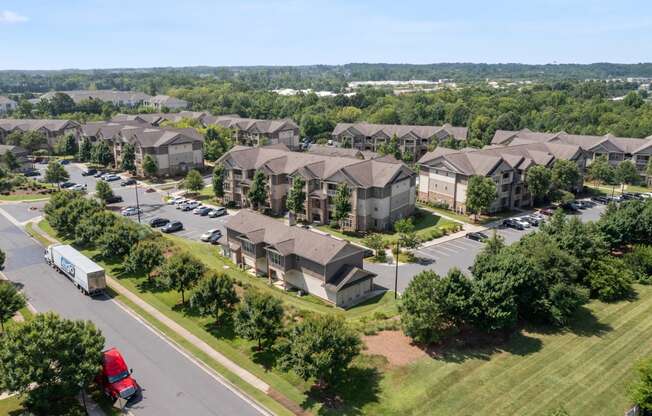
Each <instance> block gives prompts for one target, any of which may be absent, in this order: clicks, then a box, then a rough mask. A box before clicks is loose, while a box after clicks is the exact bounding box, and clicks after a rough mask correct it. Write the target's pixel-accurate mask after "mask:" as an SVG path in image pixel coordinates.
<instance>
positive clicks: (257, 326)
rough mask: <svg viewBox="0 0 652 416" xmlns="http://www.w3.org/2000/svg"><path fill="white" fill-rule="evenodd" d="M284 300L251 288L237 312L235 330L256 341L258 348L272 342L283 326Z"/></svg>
mask: <svg viewBox="0 0 652 416" xmlns="http://www.w3.org/2000/svg"><path fill="white" fill-rule="evenodd" d="M283 313H284V312H283V305H282V302H281V301H280V300H279V299H277V298H275V297H274V296H272V295H268V294H266V293H261V292H259V291H257V290H249V291H247V292H246V293H245V296H244V299H243V301H242V303H241V304H240V306H239V307H238V309H237V311H236V314H235V332H236V334H238V336H240V337H242V338H245V339H248V340H253V341H256V342H257V344H258V350H259V351H260V350H261V349H262V347H263V341H265V344H271V343H272V342H274V340H275V339H276V338H277V337H278V335H279V334H280V332H281V330H282V328H283Z"/></svg>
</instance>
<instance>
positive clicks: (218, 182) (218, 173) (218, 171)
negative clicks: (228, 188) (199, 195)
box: [213, 163, 225, 199]
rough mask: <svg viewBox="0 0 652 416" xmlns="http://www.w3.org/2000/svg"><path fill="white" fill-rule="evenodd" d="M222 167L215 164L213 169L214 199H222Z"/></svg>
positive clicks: (219, 164)
mask: <svg viewBox="0 0 652 416" xmlns="http://www.w3.org/2000/svg"><path fill="white" fill-rule="evenodd" d="M224 175H225V173H224V165H222V164H221V163H217V164H216V165H215V167H214V168H213V194H215V197H216V198H220V199H221V198H224Z"/></svg>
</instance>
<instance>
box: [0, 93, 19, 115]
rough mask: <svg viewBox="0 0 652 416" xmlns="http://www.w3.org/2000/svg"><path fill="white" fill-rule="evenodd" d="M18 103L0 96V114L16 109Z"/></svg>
mask: <svg viewBox="0 0 652 416" xmlns="http://www.w3.org/2000/svg"><path fill="white" fill-rule="evenodd" d="M17 106H18V103H17V102H16V101H14V100H12V99H9V98H7V97H4V96H2V95H0V114H7V113H10V112H12V111H14V110H15V109H16V107H17Z"/></svg>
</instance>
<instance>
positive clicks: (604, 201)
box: [591, 195, 609, 205]
mask: <svg viewBox="0 0 652 416" xmlns="http://www.w3.org/2000/svg"><path fill="white" fill-rule="evenodd" d="M591 201H593V202H597V203H598V204H603V205H604V204H608V203H609V198H607V197H606V196H600V195H598V196H594V197H592V198H591Z"/></svg>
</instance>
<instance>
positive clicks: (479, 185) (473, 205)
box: [466, 176, 498, 218]
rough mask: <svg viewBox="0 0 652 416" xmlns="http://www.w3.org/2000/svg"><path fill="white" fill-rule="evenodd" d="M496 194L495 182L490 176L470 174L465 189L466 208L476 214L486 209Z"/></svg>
mask: <svg viewBox="0 0 652 416" xmlns="http://www.w3.org/2000/svg"><path fill="white" fill-rule="evenodd" d="M497 196H498V192H497V191H496V184H495V183H494V181H493V180H491V178H486V177H484V176H471V178H470V179H469V185H468V188H467V190H466V209H467V210H469V212H471V213H473V214H474V215H475V216H476V218H477V215H479V214H481V213H482V212H483V211H486V210H488V209H489V207H490V206H491V203H492V202H493V201H494V200H495V199H496V197H497Z"/></svg>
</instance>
